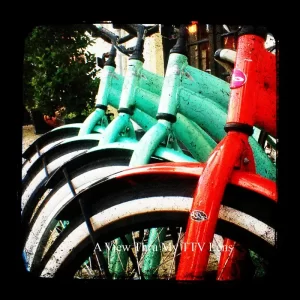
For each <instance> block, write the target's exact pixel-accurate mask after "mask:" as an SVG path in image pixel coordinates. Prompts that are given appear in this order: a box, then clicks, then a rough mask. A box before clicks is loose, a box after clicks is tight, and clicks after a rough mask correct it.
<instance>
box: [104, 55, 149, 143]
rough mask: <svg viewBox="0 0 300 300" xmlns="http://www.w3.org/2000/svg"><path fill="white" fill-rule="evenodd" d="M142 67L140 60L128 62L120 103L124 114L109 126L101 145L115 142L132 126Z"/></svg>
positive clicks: (120, 109) (120, 108)
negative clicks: (131, 119)
mask: <svg viewBox="0 0 300 300" xmlns="http://www.w3.org/2000/svg"><path fill="white" fill-rule="evenodd" d="M142 67H143V63H142V62H141V61H139V60H135V59H132V60H130V61H129V62H128V70H127V73H126V77H125V80H124V83H123V89H122V93H121V99H120V103H119V111H122V113H120V114H119V116H118V117H117V118H116V119H114V120H113V122H111V123H110V124H109V125H108V127H107V130H105V132H104V133H103V138H102V139H101V141H100V142H99V145H105V144H106V143H111V142H114V141H115V140H116V139H117V137H118V135H119V134H120V132H121V131H122V130H124V129H125V127H126V126H130V125H129V123H130V124H131V122H130V114H132V111H133V107H134V105H135V89H136V87H137V86H138V85H139V78H140V76H141V70H142ZM131 126H132V124H131Z"/></svg>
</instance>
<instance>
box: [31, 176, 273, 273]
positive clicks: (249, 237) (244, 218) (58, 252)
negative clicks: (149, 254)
mask: <svg viewBox="0 0 300 300" xmlns="http://www.w3.org/2000/svg"><path fill="white" fill-rule="evenodd" d="M114 183H115V182H114V180H111V181H107V182H104V183H103V182H102V184H94V185H93V186H92V187H90V188H89V189H86V190H84V191H82V192H81V193H79V194H78V195H77V197H75V199H76V198H77V200H78V199H79V198H81V199H83V201H84V202H86V201H87V202H88V203H89V207H90V212H89V214H88V216H87V217H89V218H92V224H93V228H94V231H95V237H96V238H97V243H104V242H109V241H112V240H114V239H116V238H117V237H120V236H122V235H124V234H126V233H128V231H132V230H139V229H140V228H155V227H167V226H182V227H184V226H185V224H186V222H187V218H188V211H189V208H190V206H191V201H192V195H193V191H194V188H195V186H196V183H197V179H195V178H176V176H172V175H170V176H168V177H167V178H166V177H165V178H163V180H162V181H161V182H159V181H156V182H155V185H153V184H151V180H150V181H149V182H143V176H138V177H137V178H136V180H135V181H134V183H131V184H129V183H128V182H127V183H126V182H124V184H123V188H122V191H121V192H119V191H115V190H114ZM100 189H101V191H102V193H101V194H100V195H101V197H100V196H98V197H97V195H99V194H98V193H99V192H100ZM83 196H84V197H83ZM98 198H99V199H100V198H101V201H97V199H98ZM258 207H259V208H260V209H258ZM275 212H276V203H275V202H274V201H273V200H270V199H268V198H266V197H265V196H262V195H260V194H257V193H254V192H252V191H250V190H248V189H247V190H246V189H244V188H241V187H238V186H234V185H231V184H229V185H228V186H227V188H226V191H225V194H224V198H223V201H222V207H221V210H220V214H219V221H218V225H217V229H216V233H218V234H221V235H222V236H224V237H227V238H230V239H232V240H235V241H237V242H240V243H241V244H243V245H245V246H246V247H247V248H249V249H251V250H253V251H255V252H256V253H258V254H260V255H261V256H262V257H266V258H269V259H272V258H273V257H274V253H275V248H276V247H274V246H275V230H274V226H275V218H274V215H275ZM226 218H227V219H226ZM101 222H102V223H101ZM247 222H250V223H249V224H250V225H249V224H247ZM78 234H80V239H79V238H78ZM93 247H94V246H93V245H92V242H91V239H90V237H89V233H88V231H87V229H86V223H85V221H84V218H83V216H78V218H77V219H76V220H75V219H74V220H73V222H72V223H71V224H70V225H69V226H68V227H67V228H66V229H65V230H64V231H63V232H62V233H61V234H60V236H59V237H58V238H57V239H56V240H55V242H54V243H53V244H52V246H51V247H50V249H49V250H48V252H47V253H46V255H45V256H44V258H43V259H42V261H41V262H40V264H39V266H38V267H37V268H36V269H35V274H36V275H38V276H41V277H60V278H68V277H72V276H74V274H75V272H76V271H77V270H78V269H79V267H80V265H81V264H82V262H83V261H84V259H85V258H86V257H87V256H88V255H89V254H90V253H91V252H92V251H93V249H94V248H93Z"/></svg>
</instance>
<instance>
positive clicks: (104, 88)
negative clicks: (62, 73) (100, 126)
mask: <svg viewBox="0 0 300 300" xmlns="http://www.w3.org/2000/svg"><path fill="white" fill-rule="evenodd" d="M114 73H115V67H113V66H104V68H103V70H102V73H101V84H100V85H99V90H98V94H97V97H96V103H95V106H96V109H95V111H94V112H92V113H91V114H90V115H89V116H88V117H87V118H86V119H85V121H84V122H83V123H82V126H81V128H80V131H79V134H78V135H85V134H88V133H91V132H92V130H93V128H94V127H95V125H96V124H97V123H98V122H99V121H101V120H102V119H103V118H106V116H105V111H106V107H107V104H108V100H107V98H108V95H109V91H110V88H111V84H112V77H113V76H114ZM116 82H117V83H119V82H120V81H119V80H117V81H116ZM97 107H101V108H97ZM105 125H106V126H107V120H106V122H105ZM106 126H105V127H106Z"/></svg>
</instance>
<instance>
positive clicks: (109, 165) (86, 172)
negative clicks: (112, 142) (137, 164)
mask: <svg viewBox="0 0 300 300" xmlns="http://www.w3.org/2000/svg"><path fill="white" fill-rule="evenodd" d="M132 152H133V150H129V149H104V150H102V151H101V152H96V151H92V152H89V153H85V154H84V155H82V156H78V157H77V158H76V161H75V163H74V161H69V162H68V163H67V164H66V165H64V167H65V169H66V170H68V171H67V172H68V174H67V178H66V177H62V176H61V177H59V179H60V180H59V179H58V180H55V181H56V182H55V183H54V184H53V183H52V189H51V191H50V192H49V194H48V195H46V196H45V197H42V199H41V198H40V196H41V194H42V193H43V192H45V191H46V189H47V186H45V185H43V186H42V187H40V188H39V193H36V194H34V197H32V198H31V199H30V201H29V202H28V203H27V205H26V210H25V213H24V214H23V215H22V243H23V245H24V244H25V248H24V249H25V251H26V252H27V253H28V255H27V259H28V263H29V267H31V265H32V264H33V265H35V262H39V260H40V259H41V257H42V255H43V252H44V248H43V246H44V244H45V243H47V241H48V240H49V238H50V234H51V232H52V231H53V230H54V228H55V226H56V224H57V223H58V220H59V219H57V218H58V214H59V213H60V215H62V211H64V209H65V210H68V212H69V213H71V214H72V216H70V215H68V220H70V219H72V218H73V215H74V216H76V214H80V211H78V208H76V207H74V206H71V205H72V203H71V201H72V198H73V196H74V193H76V194H77V193H79V192H80V191H81V190H83V189H85V188H87V187H88V186H90V185H92V184H93V183H94V182H95V181H98V180H100V179H102V178H104V177H106V176H108V175H110V174H112V173H115V172H117V171H121V170H123V169H125V168H128V166H129V163H130V159H131V155H132ZM163 161H166V160H163V159H161V158H159V157H152V158H151V160H150V163H157V162H163ZM72 165H73V166H72ZM72 167H73V170H72ZM70 183H71V184H72V187H70ZM70 203H71V204H70ZM53 218H54V219H53ZM61 218H62V219H61V220H65V218H66V217H64V216H62V217H61ZM25 240H27V241H26V243H25ZM23 245H22V246H23Z"/></svg>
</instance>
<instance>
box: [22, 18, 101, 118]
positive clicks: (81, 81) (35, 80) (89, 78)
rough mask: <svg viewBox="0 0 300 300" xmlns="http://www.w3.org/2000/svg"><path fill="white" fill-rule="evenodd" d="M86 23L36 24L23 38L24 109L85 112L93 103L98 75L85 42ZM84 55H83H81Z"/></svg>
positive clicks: (52, 113) (92, 57)
mask: <svg viewBox="0 0 300 300" xmlns="http://www.w3.org/2000/svg"><path fill="white" fill-rule="evenodd" d="M87 31H90V25H85V24H79V25H51V26H38V27H35V28H34V29H33V31H32V32H31V33H30V34H29V36H28V37H27V38H26V40H25V51H24V69H23V70H24V72H23V91H24V93H23V95H24V105H25V107H26V108H27V109H28V110H31V109H38V110H39V111H41V112H42V113H43V114H46V115H54V112H55V111H56V110H57V108H59V107H65V108H66V114H68V115H75V116H80V115H82V116H87V115H88V114H89V112H90V111H91V109H92V108H93V107H94V103H95V98H96V94H97V91H98V86H99V83H100V80H99V78H97V77H96V75H97V74H96V72H97V71H96V69H95V66H96V59H95V56H94V55H93V54H91V53H89V52H85V49H86V47H87V46H89V45H91V44H92V43H93V40H92V38H91V37H90V36H89V35H87V34H86V32H87ZM83 55H84V56H83Z"/></svg>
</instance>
